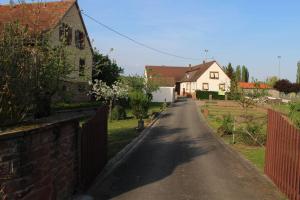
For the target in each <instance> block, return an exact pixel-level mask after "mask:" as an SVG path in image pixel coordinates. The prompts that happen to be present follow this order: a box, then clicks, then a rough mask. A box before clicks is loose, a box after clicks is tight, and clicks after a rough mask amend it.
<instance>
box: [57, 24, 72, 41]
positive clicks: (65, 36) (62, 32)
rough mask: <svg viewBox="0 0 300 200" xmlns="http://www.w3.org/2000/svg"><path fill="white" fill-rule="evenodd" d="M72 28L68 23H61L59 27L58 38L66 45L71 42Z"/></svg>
mask: <svg viewBox="0 0 300 200" xmlns="http://www.w3.org/2000/svg"><path fill="white" fill-rule="evenodd" d="M72 37H73V34H72V28H71V27H70V26H69V25H68V24H64V23H63V24H61V26H60V27H59V40H60V41H61V42H64V43H65V44H66V45H71V44H72Z"/></svg>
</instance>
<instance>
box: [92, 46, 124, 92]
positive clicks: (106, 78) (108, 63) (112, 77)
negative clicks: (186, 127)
mask: <svg viewBox="0 0 300 200" xmlns="http://www.w3.org/2000/svg"><path fill="white" fill-rule="evenodd" d="M123 71H124V70H123V69H122V68H121V67H119V66H118V65H117V63H115V62H113V61H112V60H111V59H110V58H109V57H108V56H105V55H102V54H100V53H99V51H98V50H97V49H95V51H94V72H93V80H101V81H103V82H105V83H106V84H107V85H108V86H112V85H113V84H114V83H115V82H116V81H118V80H119V79H120V76H121V74H122V73H123Z"/></svg>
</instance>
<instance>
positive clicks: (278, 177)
mask: <svg viewBox="0 0 300 200" xmlns="http://www.w3.org/2000/svg"><path fill="white" fill-rule="evenodd" d="M299 157H300V132H299V130H298V129H297V128H296V127H294V126H293V125H292V124H291V123H290V122H289V121H288V119H286V118H285V117H284V116H282V115H281V114H280V113H278V112H276V111H273V110H269V111H268V133H267V144H266V158H265V173H266V174H267V175H268V176H269V177H270V178H271V179H272V180H273V182H274V183H275V184H276V185H277V186H278V188H279V189H280V190H281V191H282V192H283V193H285V194H286V195H287V197H288V198H289V199H291V200H300V158H299Z"/></svg>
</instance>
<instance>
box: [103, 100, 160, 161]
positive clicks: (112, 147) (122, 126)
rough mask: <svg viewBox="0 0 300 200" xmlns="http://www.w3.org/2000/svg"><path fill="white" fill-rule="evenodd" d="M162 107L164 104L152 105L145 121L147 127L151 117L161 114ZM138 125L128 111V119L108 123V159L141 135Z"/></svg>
mask: <svg viewBox="0 0 300 200" xmlns="http://www.w3.org/2000/svg"><path fill="white" fill-rule="evenodd" d="M161 107H162V103H151V105H150V108H149V118H148V119H146V120H145V124H146V125H147V124H149V123H150V121H151V119H150V115H151V114H152V113H154V112H160V111H161ZM137 123H138V120H137V119H135V118H134V117H133V115H132V112H131V110H128V111H127V119H125V120H119V121H116V120H115V121H112V122H108V158H112V157H113V156H114V155H116V154H117V153H118V152H119V151H121V150H122V149H123V148H124V147H125V146H126V145H127V144H129V143H130V142H131V141H132V140H133V139H134V138H136V137H137V136H138V135H139V134H140V132H139V131H138V130H136V127H137Z"/></svg>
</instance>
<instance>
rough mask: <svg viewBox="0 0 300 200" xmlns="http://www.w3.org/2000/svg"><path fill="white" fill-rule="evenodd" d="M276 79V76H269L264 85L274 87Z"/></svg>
mask: <svg viewBox="0 0 300 200" xmlns="http://www.w3.org/2000/svg"><path fill="white" fill-rule="evenodd" d="M278 80H279V79H278V77H277V76H270V77H268V78H267V79H266V84H267V85H269V86H271V87H274V85H275V83H276V82H277V81H278Z"/></svg>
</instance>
